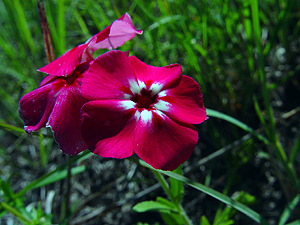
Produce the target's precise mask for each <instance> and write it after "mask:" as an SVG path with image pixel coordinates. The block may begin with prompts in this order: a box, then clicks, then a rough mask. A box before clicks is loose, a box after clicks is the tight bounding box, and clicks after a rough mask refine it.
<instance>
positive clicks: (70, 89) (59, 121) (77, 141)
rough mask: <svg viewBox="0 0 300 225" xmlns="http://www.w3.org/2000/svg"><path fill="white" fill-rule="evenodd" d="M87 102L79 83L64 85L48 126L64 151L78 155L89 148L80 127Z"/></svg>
mask: <svg viewBox="0 0 300 225" xmlns="http://www.w3.org/2000/svg"><path fill="white" fill-rule="evenodd" d="M85 102H86V101H85V99H84V98H83V96H82V95H81V93H80V87H79V84H74V85H70V86H64V87H62V88H61V90H60V92H59V95H58V96H57V99H56V102H55V105H54V108H53V110H52V113H51V115H50V117H49V120H48V123H47V126H50V127H51V129H52V131H53V132H54V137H55V140H56V142H57V143H58V144H59V146H60V149H61V150H62V151H63V152H64V153H67V154H70V155H76V154H78V153H79V152H81V151H83V150H85V149H87V145H86V143H85V141H84V140H83V138H82V136H81V129H80V128H81V125H80V109H81V107H82V105H83V104H84V103H85Z"/></svg>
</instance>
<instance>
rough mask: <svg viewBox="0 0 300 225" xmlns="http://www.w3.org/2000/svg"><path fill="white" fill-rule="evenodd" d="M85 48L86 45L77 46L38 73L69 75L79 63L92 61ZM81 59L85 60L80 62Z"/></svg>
mask: <svg viewBox="0 0 300 225" xmlns="http://www.w3.org/2000/svg"><path fill="white" fill-rule="evenodd" d="M87 47H88V44H82V45H78V46H77V47H75V48H72V49H71V50H69V51H67V52H66V53H65V54H63V55H62V56H60V57H59V58H57V59H56V60H54V61H53V62H51V63H49V64H48V65H46V66H44V67H42V68H40V69H38V71H40V72H43V73H47V74H51V75H56V76H67V75H69V74H71V73H72V72H73V71H74V70H75V69H76V67H77V66H78V65H79V64H80V63H83V62H85V61H87V60H91V59H92V58H90V57H89V53H88V52H87ZM82 58H84V59H85V60H82Z"/></svg>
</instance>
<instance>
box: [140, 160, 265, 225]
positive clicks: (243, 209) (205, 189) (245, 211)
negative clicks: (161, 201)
mask: <svg viewBox="0 0 300 225" xmlns="http://www.w3.org/2000/svg"><path fill="white" fill-rule="evenodd" d="M138 163H139V164H141V165H142V166H144V167H147V168H149V169H151V170H153V171H157V172H159V173H161V174H165V175H167V176H169V177H172V178H174V179H176V180H179V181H181V182H183V183H185V184H187V185H189V186H191V187H193V188H195V189H197V190H199V191H202V192H204V193H205V194H207V195H209V196H211V197H213V198H215V199H217V200H219V201H221V202H223V203H225V204H227V205H229V206H232V207H233V208H235V209H236V210H238V211H239V212H241V213H243V214H245V215H246V216H248V217H249V218H251V219H252V220H254V221H256V222H257V223H260V224H264V225H267V224H268V223H267V222H266V221H265V220H264V219H263V217H262V216H261V215H259V214H258V213H257V212H255V211H253V210H252V209H250V208H249V207H247V206H246V205H244V204H241V203H239V202H237V201H235V200H233V199H232V198H229V197H227V196H226V195H223V194H221V193H220V192H218V191H215V190H213V189H211V188H209V187H206V186H204V185H203V184H200V183H198V182H195V181H193V180H191V179H189V178H187V177H184V176H182V175H179V174H176V173H173V172H170V171H162V170H156V169H154V168H153V167H151V166H150V165H148V164H147V163H145V162H144V161H142V160H139V161H138Z"/></svg>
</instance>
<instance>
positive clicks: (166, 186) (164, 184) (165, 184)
mask: <svg viewBox="0 0 300 225" xmlns="http://www.w3.org/2000/svg"><path fill="white" fill-rule="evenodd" d="M152 171H153V173H154V175H155V176H156V178H157V180H158V181H159V183H160V184H161V186H162V188H163V189H164V191H165V192H166V194H167V196H168V197H169V198H170V200H171V201H172V202H173V204H174V205H175V206H176V208H177V210H178V212H179V213H180V215H182V218H183V220H184V224H189V225H192V224H193V223H192V221H191V220H190V218H189V217H188V215H187V214H186V212H185V210H184V209H183V207H182V206H181V204H180V203H178V202H177V201H176V198H175V197H174V195H173V193H172V192H171V190H170V187H169V184H168V182H167V181H166V179H165V178H164V177H163V176H162V175H161V173H159V172H158V171H157V170H153V169H152Z"/></svg>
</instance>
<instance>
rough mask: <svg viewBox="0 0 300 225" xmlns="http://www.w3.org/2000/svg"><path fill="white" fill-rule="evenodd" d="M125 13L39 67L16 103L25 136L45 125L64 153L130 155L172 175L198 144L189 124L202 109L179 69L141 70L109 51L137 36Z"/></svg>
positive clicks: (147, 67)
mask: <svg viewBox="0 0 300 225" xmlns="http://www.w3.org/2000/svg"><path fill="white" fill-rule="evenodd" d="M141 33H142V31H139V30H136V29H135V28H134V26H133V24H132V22H131V19H130V16H129V15H128V14H125V15H123V16H122V17H121V18H119V19H118V20H116V21H114V22H113V23H112V24H111V25H110V26H109V27H107V28H105V29H104V30H103V31H101V32H100V33H98V34H96V35H95V36H93V37H92V38H90V39H89V40H88V41H87V42H86V43H85V44H82V45H79V46H77V47H75V48H73V49H71V50H69V51H68V52H66V53H65V54H64V55H62V56H61V57H59V58H58V59H56V60H55V61H53V62H51V63H50V64H48V65H46V66H45V67H43V68H41V69H39V71H41V72H44V73H47V74H48V75H47V76H46V77H45V78H44V80H43V81H42V82H41V84H40V87H39V88H38V89H36V90H33V91H32V92H29V93H28V94H26V95H25V96H24V97H23V98H21V100H20V109H19V114H20V117H21V118H22V119H23V120H24V123H25V127H24V128H25V130H26V132H28V133H31V132H32V131H37V130H38V129H40V128H41V127H45V126H46V127H51V129H52V131H53V133H54V137H55V140H56V142H57V143H58V144H59V146H60V148H61V149H62V151H63V152H64V153H67V154H70V155H75V154H78V153H79V152H81V151H83V150H85V149H87V148H88V149H89V150H91V151H92V152H94V153H95V154H97V155H100V156H102V157H113V158H126V157H129V156H131V155H132V154H133V153H136V154H137V155H138V156H139V157H140V158H141V159H143V160H144V161H145V162H147V163H149V164H150V165H152V166H153V167H154V168H157V169H163V170H174V169H176V168H177V167H178V166H179V165H180V164H181V163H183V162H184V161H185V160H187V158H188V157H189V156H190V155H191V153H192V151H193V149H194V148H195V146H196V144H197V141H198V133H197V131H196V129H195V127H194V126H193V125H192V124H199V123H202V122H203V121H204V120H205V119H206V118H207V117H206V110H205V107H204V104H203V100H202V94H201V91H200V87H199V85H198V84H197V83H196V82H195V81H194V80H193V79H192V78H190V77H188V76H185V75H182V68H181V66H180V65H179V64H172V65H169V66H165V67H154V66H150V65H147V64H145V63H143V62H141V61H140V60H139V59H137V58H136V57H135V56H128V54H126V53H124V52H122V51H118V50H111V51H108V52H107V53H105V54H103V55H100V56H99V57H97V58H96V59H94V58H93V55H92V53H93V52H94V51H96V50H98V49H99V48H107V49H112V48H116V47H118V46H121V45H123V44H124V43H125V42H126V41H128V40H130V39H132V38H133V37H135V35H136V34H141Z"/></svg>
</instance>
